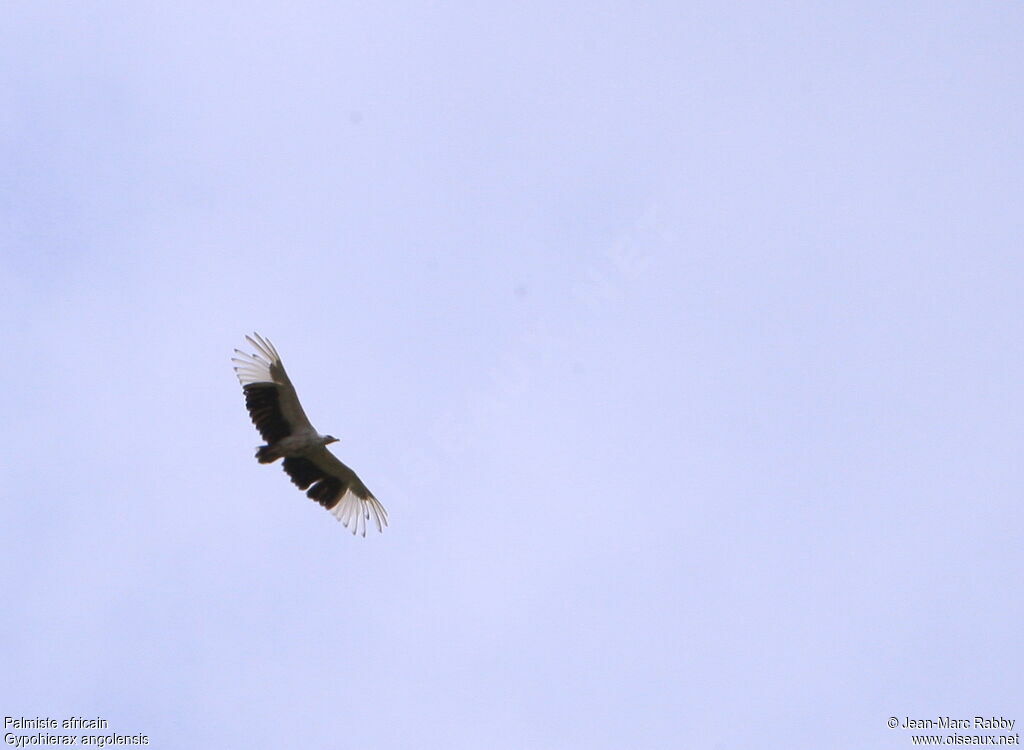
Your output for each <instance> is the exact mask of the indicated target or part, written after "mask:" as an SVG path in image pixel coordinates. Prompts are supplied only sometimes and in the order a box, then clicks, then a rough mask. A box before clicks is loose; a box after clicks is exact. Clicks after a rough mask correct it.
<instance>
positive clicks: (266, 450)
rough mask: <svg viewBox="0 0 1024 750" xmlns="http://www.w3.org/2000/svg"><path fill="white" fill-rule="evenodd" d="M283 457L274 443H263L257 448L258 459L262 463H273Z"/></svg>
mask: <svg viewBox="0 0 1024 750" xmlns="http://www.w3.org/2000/svg"><path fill="white" fill-rule="evenodd" d="M280 457H281V454H280V453H278V452H277V451H275V450H274V446H272V445H261V446H260V447H259V448H257V449H256V460H257V461H259V462H260V463H261V464H271V463H274V461H276V460H277V459H279V458H280Z"/></svg>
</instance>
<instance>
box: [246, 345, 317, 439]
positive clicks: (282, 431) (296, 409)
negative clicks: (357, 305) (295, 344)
mask: <svg viewBox="0 0 1024 750" xmlns="http://www.w3.org/2000/svg"><path fill="white" fill-rule="evenodd" d="M253 336H255V338H253ZM253 336H246V337H245V338H246V340H247V341H248V342H249V343H250V344H252V346H253V348H254V349H255V350H256V352H257V353H256V354H248V353H246V352H243V351H242V350H240V349H235V354H237V355H238V356H237V357H234V358H232V360H231V361H232V362H234V363H235V374H236V375H238V380H239V382H240V383H241V384H242V390H243V391H244V392H245V407H246V408H247V409H248V410H249V416H250V417H252V423H253V424H254V425H256V429H257V430H259V431H260V435H262V436H263V439H264V440H266V441H267V443H276V442H277V441H278V440H281V439H282V438H285V437H287V436H288V435H293V434H295V433H297V432H304V431H307V430H313V425H311V424H310V423H309V419H308V418H307V417H306V412H304V411H303V410H302V404H300V403H299V397H298V396H297V395H296V394H295V387H294V386H293V385H292V381H291V380H289V378H288V373H286V372H285V371H284V365H283V364H281V355H280V354H278V353H277V349H275V348H274V345H273V344H272V343H270V341H269V340H268V339H265V338H264V337H262V336H260V335H259V334H258V333H254V334H253Z"/></svg>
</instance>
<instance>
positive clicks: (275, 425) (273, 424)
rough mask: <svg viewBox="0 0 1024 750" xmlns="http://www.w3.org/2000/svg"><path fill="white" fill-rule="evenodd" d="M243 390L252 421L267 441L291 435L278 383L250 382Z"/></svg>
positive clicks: (271, 441) (270, 441) (271, 442)
mask: <svg viewBox="0 0 1024 750" xmlns="http://www.w3.org/2000/svg"><path fill="white" fill-rule="evenodd" d="M242 390H243V391H245V408H246V409H248V410H249V416H250V417H252V423H253V424H254V425H256V429H257V430H259V431H260V435H262V436H263V439H264V440H266V441H267V443H270V444H273V443H276V442H277V441H278V440H282V439H283V438H286V437H288V436H289V435H291V433H292V429H291V427H290V426H289V424H288V421H287V420H286V419H285V418H284V415H283V414H282V413H281V405H280V403H279V401H278V392H277V386H276V385H273V384H271V383H249V385H246V386H243V387H242Z"/></svg>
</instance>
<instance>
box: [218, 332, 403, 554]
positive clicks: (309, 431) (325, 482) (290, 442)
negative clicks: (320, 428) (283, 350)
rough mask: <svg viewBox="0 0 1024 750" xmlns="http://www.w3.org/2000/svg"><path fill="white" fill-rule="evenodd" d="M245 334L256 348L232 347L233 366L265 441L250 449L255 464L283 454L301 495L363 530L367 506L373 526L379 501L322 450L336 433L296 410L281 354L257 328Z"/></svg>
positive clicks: (383, 521) (379, 520)
mask: <svg viewBox="0 0 1024 750" xmlns="http://www.w3.org/2000/svg"><path fill="white" fill-rule="evenodd" d="M254 336H255V338H252V337H249V336H246V337H245V338H246V340H247V341H248V342H249V343H250V344H251V345H252V346H253V348H254V349H256V352H257V353H256V354H247V353H246V352H243V351H240V350H238V349H236V350H235V352H236V353H237V354H238V355H239V357H236V358H234V359H233V360H232V361H233V362H235V372H236V373H237V374H238V380H239V382H241V384H242V390H243V392H244V393H245V406H246V408H247V409H248V410H249V415H250V416H251V417H252V421H253V424H255V425H256V429H257V430H259V432H260V434H261V435H262V436H263V439H264V440H266V441H267V444H266V445H262V446H260V447H259V448H257V450H256V459H257V460H258V461H259V462H260V463H261V464H267V463H273V462H274V461H276V460H278V459H279V458H283V459H284V461H283V462H282V465H283V467H284V470H285V472H286V473H287V474H288V476H289V477H291V480H292V482H293V483H294V484H295V485H296V486H297V487H298V488H299V489H301V490H305V489H307V488H308V489H309V491H308V492H307V493H306V495H307V496H308V497H310V498H312V499H313V500H316V501H317V502H318V503H320V504H321V505H323V506H324V507H325V508H327V509H328V510H330V511H331V513H332V514H334V516H335V517H336V518H337V519H338V520H339V521H341V522H342V523H343V524H345V526H346V527H350V528H351V529H352V533H353V534H355V533H356V531H358V530H362V534H363V536H366V521H368V520H369V518H370V514H371V512H372V514H373V517H374V520H375V521H376V524H377V530H378V531H383V529H384V526H387V523H388V514H387V511H386V510H384V506H383V505H381V504H380V501H379V500H377V498H375V497H374V496H373V494H372V493H371V492H370V491H369V490H368V489H367V488H366V485H365V484H363V483H362V481H361V480H360V479H359V477H358V476H356V473H355V472H354V471H352V469H350V468H348V467H347V466H346V465H345V464H343V463H342V462H341V461H339V460H338V458H337V457H336V456H335V455H334V454H333V453H331V452H330V451H329V450H327V445H328V444H329V443H334V442H337V438H335V437H331V436H330V435H321V434H320V433H319V432H317V431H316V429H314V428H313V425H312V424H311V423H310V421H309V419H308V417H306V413H305V412H304V411H303V410H302V404H300V403H299V397H298V396H297V395H296V393H295V387H294V386H293V385H292V382H291V380H290V379H289V377H288V374H287V373H286V372H285V370H284V365H282V364H281V356H280V355H279V354H278V353H277V350H276V349H275V348H274V345H273V344H271V343H270V342H269V341H268V340H267V339H265V338H263V337H261V336H260V335H259V334H254Z"/></svg>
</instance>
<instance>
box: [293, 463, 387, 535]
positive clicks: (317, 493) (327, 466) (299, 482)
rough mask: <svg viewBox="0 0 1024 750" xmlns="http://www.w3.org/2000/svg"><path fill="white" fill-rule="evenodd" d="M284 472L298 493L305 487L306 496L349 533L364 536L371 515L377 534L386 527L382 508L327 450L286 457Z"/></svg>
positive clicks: (371, 494) (364, 486)
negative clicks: (307, 489) (302, 456)
mask: <svg viewBox="0 0 1024 750" xmlns="http://www.w3.org/2000/svg"><path fill="white" fill-rule="evenodd" d="M284 470H285V471H286V472H287V473H288V476H290V477H291V478H292V482H294V483H295V485H296V486H297V487H298V488H299V489H300V490H305V489H306V488H309V491H308V492H307V493H306V496H307V497H309V498H312V499H313V500H316V501H317V502H318V503H320V504H321V505H322V506H324V507H325V508H327V509H328V510H329V511H331V513H332V514H333V515H334V516H335V518H337V519H338V520H339V521H341V522H342V523H343V524H345V527H346V528H348V529H350V530H351V531H352V533H353V534H355V533H357V532H360V533H362V535H363V536H366V522H367V521H368V520H369V519H370V515H371V513H372V514H373V519H374V521H375V522H376V524H377V531H383V530H384V527H385V526H387V525H388V512H387V511H386V510H384V506H383V505H381V504H380V501H379V500H378V499H377V498H375V497H374V496H373V493H371V492H370V491H369V490H368V489H367V488H366V485H365V484H363V483H362V481H361V480H360V479H359V477H357V476H356V473H355V472H354V471H352V469H350V468H348V467H347V466H346V465H345V464H343V463H342V462H341V461H340V460H339V459H338V457H337V456H335V455H334V454H333V453H331V452H330V451H329V450H327V448H321V449H320V450H319V451H317V452H316V453H314V454H313V455H311V456H309V457H306V458H286V459H285V460H284ZM310 485H312V486H310Z"/></svg>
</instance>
